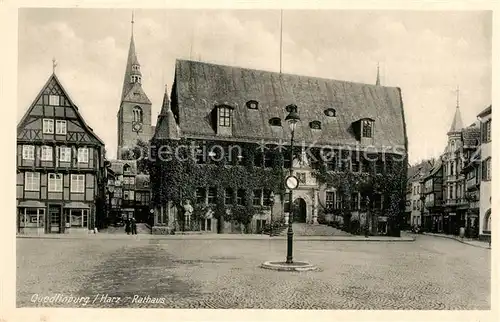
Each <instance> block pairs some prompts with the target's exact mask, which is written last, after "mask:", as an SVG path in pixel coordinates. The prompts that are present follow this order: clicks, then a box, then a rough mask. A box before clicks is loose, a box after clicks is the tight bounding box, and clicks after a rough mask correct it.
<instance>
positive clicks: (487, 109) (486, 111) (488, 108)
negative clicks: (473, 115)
mask: <svg viewBox="0 0 500 322" xmlns="http://www.w3.org/2000/svg"><path fill="white" fill-rule="evenodd" d="M488 114H491V105H490V106H488V107H487V108H485V109H484V110H482V111H481V113H479V114H478V115H477V116H479V117H485V116H486V115H488Z"/></svg>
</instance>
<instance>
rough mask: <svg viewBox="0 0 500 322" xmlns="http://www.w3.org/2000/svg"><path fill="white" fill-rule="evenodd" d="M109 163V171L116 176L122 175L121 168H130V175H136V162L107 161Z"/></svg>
mask: <svg viewBox="0 0 500 322" xmlns="http://www.w3.org/2000/svg"><path fill="white" fill-rule="evenodd" d="M109 162H110V163H111V170H113V171H114V172H115V174H117V175H121V174H123V167H124V166H125V165H129V166H130V174H137V161H136V160H109Z"/></svg>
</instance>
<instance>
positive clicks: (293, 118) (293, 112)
mask: <svg viewBox="0 0 500 322" xmlns="http://www.w3.org/2000/svg"><path fill="white" fill-rule="evenodd" d="M287 110H288V111H289V114H288V115H287V116H286V118H285V121H287V122H288V124H289V125H290V130H291V132H292V135H291V140H290V169H289V170H290V176H292V175H293V139H294V136H295V127H296V126H297V122H298V121H300V117H299V114H298V113H297V106H296V105H294V104H291V105H288V106H287ZM292 191H293V190H292V189H290V200H289V205H290V207H289V209H288V232H287V234H286V235H287V253H286V263H287V264H292V263H293V228H292V222H293V211H294V207H293V197H292Z"/></svg>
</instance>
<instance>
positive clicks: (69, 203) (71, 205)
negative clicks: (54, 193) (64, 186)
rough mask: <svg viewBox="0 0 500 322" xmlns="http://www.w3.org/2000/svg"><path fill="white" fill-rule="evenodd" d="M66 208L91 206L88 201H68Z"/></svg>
mask: <svg viewBox="0 0 500 322" xmlns="http://www.w3.org/2000/svg"><path fill="white" fill-rule="evenodd" d="M64 208H71V209H90V206H89V205H88V204H86V203H83V202H77V201H73V202H68V203H66V204H65V205H64Z"/></svg>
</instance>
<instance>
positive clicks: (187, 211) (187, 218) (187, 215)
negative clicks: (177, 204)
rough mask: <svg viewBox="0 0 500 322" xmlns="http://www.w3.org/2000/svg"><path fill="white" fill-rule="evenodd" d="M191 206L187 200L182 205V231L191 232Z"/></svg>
mask: <svg viewBox="0 0 500 322" xmlns="http://www.w3.org/2000/svg"><path fill="white" fill-rule="evenodd" d="M193 211H194V209H193V206H191V201H190V200H189V199H188V200H186V202H185V203H184V230H191V216H192V215H193Z"/></svg>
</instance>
